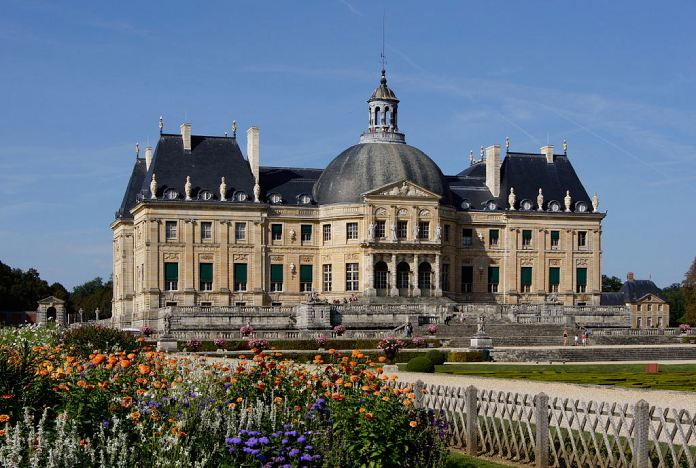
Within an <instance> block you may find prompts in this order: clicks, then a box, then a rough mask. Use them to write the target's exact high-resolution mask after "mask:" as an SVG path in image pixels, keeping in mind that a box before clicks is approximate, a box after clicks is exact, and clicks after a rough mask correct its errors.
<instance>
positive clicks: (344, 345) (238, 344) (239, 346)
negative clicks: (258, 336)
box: [178, 337, 440, 351]
mask: <svg viewBox="0 0 696 468" xmlns="http://www.w3.org/2000/svg"><path fill="white" fill-rule="evenodd" d="M401 340H403V342H404V343H405V344H406V349H413V348H421V347H427V346H429V345H430V346H435V347H437V346H439V345H440V340H439V339H432V338H429V339H425V338H421V337H414V338H413V339H411V340H409V339H407V338H401ZM379 341H380V340H377V339H330V338H328V337H327V338H326V343H325V344H324V346H323V347H324V348H326V349H329V348H334V349H377V345H378V344H379ZM247 342H248V340H247V339H242V340H227V341H225V342H224V345H223V346H218V345H217V344H215V340H213V341H201V342H200V343H201V346H200V348H199V349H198V351H215V350H216V349H218V348H220V349H224V350H226V351H248V349H249V348H248V346H247ZM268 343H269V346H270V347H271V348H274V349H277V350H293V351H294V350H306V351H309V350H315V349H317V347H318V343H317V341H316V340H315V339H306V340H275V339H269V340H268ZM178 345H179V350H180V351H183V350H184V349H185V348H186V342H185V341H181V342H179V344H178Z"/></svg>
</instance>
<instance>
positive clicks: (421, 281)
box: [418, 262, 432, 291]
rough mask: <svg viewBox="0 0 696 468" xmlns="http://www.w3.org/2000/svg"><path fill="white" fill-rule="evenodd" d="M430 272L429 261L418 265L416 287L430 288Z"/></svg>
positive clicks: (424, 289)
mask: <svg viewBox="0 0 696 468" xmlns="http://www.w3.org/2000/svg"><path fill="white" fill-rule="evenodd" d="M431 273H432V267H431V266H430V263H428V262H423V263H421V264H420V265H418V288H419V289H421V290H423V291H427V290H430V277H431Z"/></svg>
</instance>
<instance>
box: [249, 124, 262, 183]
mask: <svg viewBox="0 0 696 468" xmlns="http://www.w3.org/2000/svg"><path fill="white" fill-rule="evenodd" d="M259 149H260V148H259V129H258V128H257V127H250V128H249V130H247V159H248V160H249V166H250V167H251V173H252V174H253V175H254V182H255V183H256V184H258V183H259V159H260V155H259Z"/></svg>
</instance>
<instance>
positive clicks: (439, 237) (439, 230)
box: [435, 224, 442, 242]
mask: <svg viewBox="0 0 696 468" xmlns="http://www.w3.org/2000/svg"><path fill="white" fill-rule="evenodd" d="M435 240H436V241H438V242H440V240H442V226H440V225H439V224H438V225H437V227H436V228H435Z"/></svg>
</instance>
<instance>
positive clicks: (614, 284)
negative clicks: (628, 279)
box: [602, 275, 623, 292]
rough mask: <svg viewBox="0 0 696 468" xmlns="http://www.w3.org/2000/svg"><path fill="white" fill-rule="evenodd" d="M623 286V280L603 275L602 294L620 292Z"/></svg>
mask: <svg viewBox="0 0 696 468" xmlns="http://www.w3.org/2000/svg"><path fill="white" fill-rule="evenodd" d="M621 286H623V281H621V278H618V277H616V276H607V275H602V292H618V291H619V290H620V289H621Z"/></svg>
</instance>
